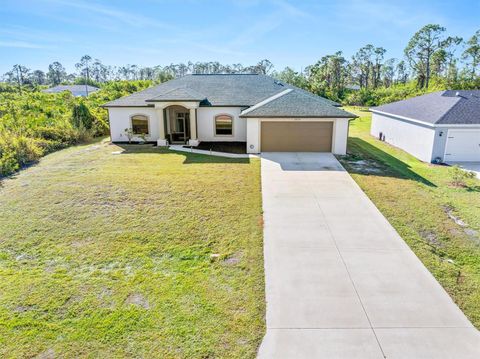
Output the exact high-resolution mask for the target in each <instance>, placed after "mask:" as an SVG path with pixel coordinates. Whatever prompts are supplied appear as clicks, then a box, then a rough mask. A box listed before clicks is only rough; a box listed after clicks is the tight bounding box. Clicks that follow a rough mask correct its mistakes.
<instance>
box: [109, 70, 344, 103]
mask: <svg viewBox="0 0 480 359" xmlns="http://www.w3.org/2000/svg"><path fill="white" fill-rule="evenodd" d="M287 88H292V89H297V90H298V91H300V92H304V93H307V94H309V95H311V96H315V95H313V94H310V93H309V92H307V91H305V90H301V89H298V88H297V87H295V86H292V85H289V84H285V83H282V82H280V81H278V80H275V79H274V78H272V77H269V76H265V75H257V74H215V75H187V76H183V77H180V78H177V79H174V80H171V81H167V82H164V83H162V84H160V85H157V86H154V87H151V88H148V89H146V90H143V91H140V92H137V93H134V94H132V95H130V96H126V97H122V98H119V99H117V100H114V101H111V102H109V103H107V104H105V105H104V106H105V107H137V106H140V107H143V106H153V104H151V103H150V102H149V101H147V100H153V99H157V101H160V100H163V101H166V100H167V99H166V98H167V97H169V96H168V93H171V94H173V93H176V94H177V95H176V97H181V96H183V95H180V93H181V91H183V90H180V89H188V90H189V91H194V92H195V93H196V94H198V95H199V97H203V99H205V100H203V101H202V102H201V103H200V105H201V106H245V107H249V106H253V105H255V104H256V103H258V102H260V101H262V100H264V99H265V98H268V97H271V96H273V95H275V94H277V93H279V92H282V91H283V90H285V89H287ZM315 97H316V98H318V101H323V102H324V103H327V104H330V105H333V106H337V105H338V104H337V103H336V102H333V101H331V100H328V99H324V98H322V97H319V96H315ZM177 101H178V99H177Z"/></svg>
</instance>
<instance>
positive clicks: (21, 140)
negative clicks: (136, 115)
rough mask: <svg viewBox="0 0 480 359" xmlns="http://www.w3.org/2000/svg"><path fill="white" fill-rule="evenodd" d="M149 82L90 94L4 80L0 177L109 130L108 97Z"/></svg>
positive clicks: (0, 89)
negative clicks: (53, 90)
mask: <svg viewBox="0 0 480 359" xmlns="http://www.w3.org/2000/svg"><path fill="white" fill-rule="evenodd" d="M151 85H152V82H151V81H116V82H111V83H106V84H103V85H102V88H101V89H100V90H99V91H97V92H95V93H92V94H91V95H90V96H88V98H78V97H73V96H72V95H71V94H70V93H69V92H64V93H61V94H46V93H43V92H41V91H40V90H41V88H40V87H38V86H37V87H30V86H24V87H22V88H19V87H17V86H13V85H8V84H1V85H0V176H6V175H9V174H11V173H13V172H14V171H16V170H18V169H20V168H22V167H24V166H26V165H28V164H30V163H33V162H35V161H37V160H38V159H39V158H40V157H42V156H43V155H45V154H47V153H49V152H52V151H55V150H58V149H61V148H65V147H68V146H71V145H72V144H76V143H81V142H85V141H87V140H89V139H91V138H92V137H98V136H104V135H106V134H108V117H107V111H106V110H104V109H103V108H101V107H100V106H101V105H102V104H104V103H105V102H108V101H111V100H114V99H117V98H119V97H122V96H125V95H128V94H131V93H133V92H137V91H140V90H143V89H145V88H147V87H149V86H151Z"/></svg>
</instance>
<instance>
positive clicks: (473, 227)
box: [341, 108, 480, 329]
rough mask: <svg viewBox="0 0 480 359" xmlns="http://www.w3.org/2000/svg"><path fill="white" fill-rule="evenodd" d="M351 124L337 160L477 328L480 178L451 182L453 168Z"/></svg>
mask: <svg viewBox="0 0 480 359" xmlns="http://www.w3.org/2000/svg"><path fill="white" fill-rule="evenodd" d="M347 110H349V111H351V112H356V113H357V114H358V115H359V116H361V117H360V118H358V119H356V120H354V121H353V122H351V125H350V137H349V144H348V155H347V156H345V157H343V158H341V162H342V163H343V164H344V166H345V167H346V169H347V170H348V171H349V172H350V173H351V175H352V177H353V178H354V180H355V181H356V182H357V183H358V184H359V185H360V187H361V188H362V189H363V190H364V191H365V192H366V193H367V195H368V196H369V197H370V198H371V199H372V200H373V202H374V203H375V204H376V205H377V207H378V208H379V209H380V210H381V211H382V213H383V214H384V215H385V216H386V217H387V219H388V220H389V221H390V223H391V224H392V225H393V226H394V227H395V228H396V229H397V231H398V232H399V234H400V235H401V236H402V238H403V239H404V240H405V241H406V242H407V243H408V244H409V246H410V247H411V248H412V249H413V251H414V252H415V253H416V255H417V256H418V257H419V258H420V259H421V260H422V261H423V263H424V264H425V266H426V267H427V268H428V269H429V270H430V271H431V272H432V273H433V275H434V276H435V277H436V278H437V280H438V281H439V282H440V283H441V284H442V285H443V287H444V288H445V289H446V290H447V291H448V293H449V294H450V295H451V297H452V298H453V299H454V301H455V302H456V303H457V304H458V305H459V307H460V308H461V309H462V310H463V311H464V313H465V314H466V315H467V316H468V318H469V319H470V320H471V321H472V323H473V324H474V325H475V326H476V327H477V328H479V329H480V181H478V180H477V179H470V180H467V181H466V183H465V186H464V187H459V186H453V185H452V183H451V182H452V176H451V173H452V168H450V167H448V166H440V165H432V164H427V163H423V162H421V161H419V160H417V159H415V158H414V157H412V156H411V155H409V154H407V153H406V152H404V151H402V150H400V149H398V148H394V147H393V146H390V145H388V144H387V143H384V142H380V141H378V140H376V139H375V138H373V137H372V136H370V135H369V130H370V120H371V116H370V113H369V112H368V111H365V110H362V109H359V108H347ZM462 222H464V223H462Z"/></svg>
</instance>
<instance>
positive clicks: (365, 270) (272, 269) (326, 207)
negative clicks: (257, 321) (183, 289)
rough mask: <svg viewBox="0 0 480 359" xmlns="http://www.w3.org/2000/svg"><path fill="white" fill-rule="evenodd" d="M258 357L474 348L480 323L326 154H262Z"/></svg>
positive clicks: (427, 354)
mask: <svg viewBox="0 0 480 359" xmlns="http://www.w3.org/2000/svg"><path fill="white" fill-rule="evenodd" d="M261 161H262V191H263V208H264V222H265V229H264V241H265V244H264V246H265V275H266V299H267V333H266V336H265V338H264V340H263V342H262V345H261V347H260V350H259V357H260V358H275V359H280V358H295V359H300V358H308V359H312V358H326V359H335V358H345V359H352V358H405V359H413V358H415V359H420V358H425V359H426V358H435V359H441V358H456V359H463V358H464V359H467V358H471V359H478V358H480V333H479V332H478V331H477V330H476V329H475V328H474V327H473V326H472V325H471V323H470V322H469V321H468V320H467V318H466V317H465V316H464V315H463V313H462V312H461V311H460V309H459V308H458V307H457V306H456V305H455V304H454V303H453V301H452V300H451V298H450V297H449V296H448V294H447V293H446V292H445V291H444V290H443V288H442V287H441V286H440V285H439V284H438V283H437V281H436V280H435V279H434V278H433V276H432V275H431V274H430V273H429V272H428V271H427V269H426V268H425V267H424V266H423V264H422V263H421V262H420V261H419V260H418V259H417V257H416V256H415V255H414V254H413V252H412V251H411V250H410V249H409V247H408V246H407V245H406V244H405V242H404V241H403V240H402V239H401V238H400V237H399V236H398V234H397V233H396V232H395V230H394V229H393V228H392V226H391V225H390V224H389V223H388V221H387V220H386V219H385V218H384V217H383V216H382V214H381V213H380V212H379V211H378V210H377V208H376V207H375V206H374V205H373V204H372V202H371V201H370V200H369V199H368V197H367V196H366V195H365V194H364V193H363V192H362V191H361V190H360V188H359V187H358V186H357V185H356V183H355V182H354V181H353V180H352V178H351V177H350V176H349V175H348V173H347V172H346V171H345V170H344V169H343V168H342V166H341V165H340V163H339V162H338V161H337V160H336V159H335V157H334V156H333V155H331V154H326V153H324V154H319V153H264V154H262V160H261Z"/></svg>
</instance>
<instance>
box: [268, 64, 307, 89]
mask: <svg viewBox="0 0 480 359" xmlns="http://www.w3.org/2000/svg"><path fill="white" fill-rule="evenodd" d="M274 77H275V78H277V79H279V80H281V81H284V82H286V83H287V84H290V85H293V86H297V87H300V88H303V89H307V87H308V82H307V79H306V77H305V75H304V74H302V73H300V72H296V71H295V70H293V69H292V68H290V67H285V69H283V71H280V72H279V73H276V74H274Z"/></svg>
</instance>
